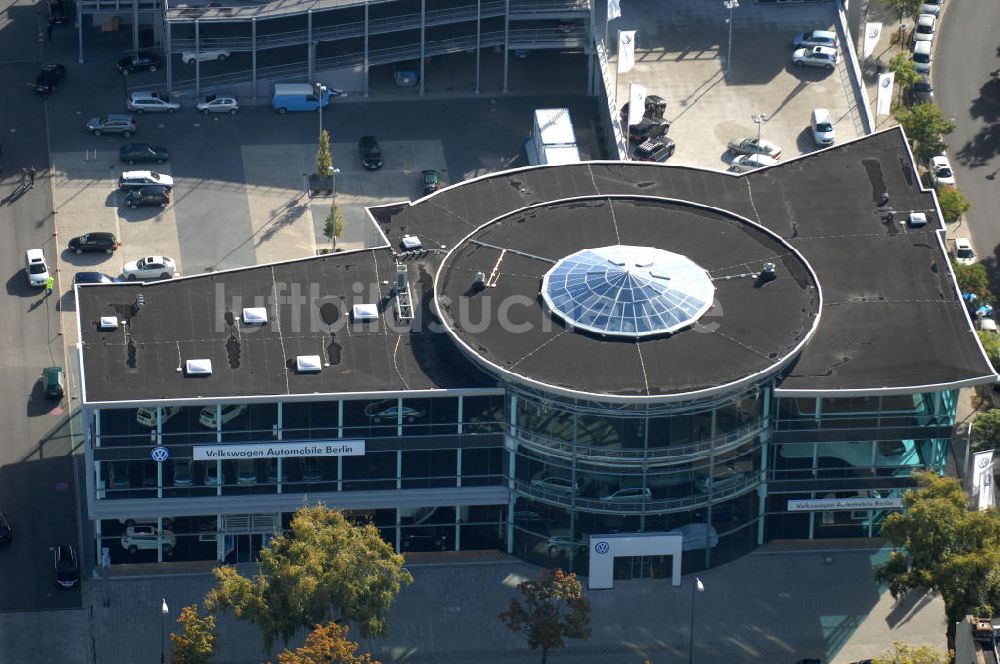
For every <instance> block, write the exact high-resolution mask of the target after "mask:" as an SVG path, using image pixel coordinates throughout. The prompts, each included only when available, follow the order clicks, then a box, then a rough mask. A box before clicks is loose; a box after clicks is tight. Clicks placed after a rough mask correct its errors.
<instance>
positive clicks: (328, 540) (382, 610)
mask: <svg viewBox="0 0 1000 664" xmlns="http://www.w3.org/2000/svg"><path fill="white" fill-rule="evenodd" d="M214 573H215V577H216V586H215V587H214V588H213V589H212V590H211V591H209V593H208V595H207V596H206V597H205V606H206V607H207V608H208V609H209V610H210V611H212V612H213V613H217V612H219V611H224V610H226V609H232V611H233V614H234V615H235V616H236V617H237V618H238V619H240V620H249V621H250V622H252V623H254V624H255V625H257V627H258V628H259V629H260V632H261V637H262V638H263V642H264V650H265V652H270V651H271V647H272V646H273V645H274V642H275V640H276V639H277V638H278V637H280V638H281V639H282V640H283V641H284V643H286V644H287V643H288V640H289V639H290V638H291V637H292V636H293V635H294V634H295V632H296V631H298V630H299V629H300V628H309V627H312V626H313V625H317V624H326V623H329V622H331V621H333V620H335V619H347V620H351V621H354V622H357V623H359V625H360V627H361V633H362V634H364V635H365V636H371V635H377V634H383V633H384V632H385V628H386V621H385V614H386V612H388V610H389V607H390V606H392V603H393V601H394V600H395V599H396V595H397V594H398V593H399V591H400V589H401V588H402V587H403V586H404V585H409V584H410V583H412V582H413V577H412V576H410V573H409V572H408V571H406V570H405V569H403V557H402V556H401V555H399V554H397V553H396V552H395V551H393V548H392V546H391V545H390V544H389V543H387V542H386V541H384V540H383V539H382V538H381V537H380V536H379V532H378V528H376V527H375V526H374V525H372V524H371V523H368V524H365V525H354V524H352V523H350V522H348V521H347V520H346V519H345V518H344V516H343V514H341V513H340V512H338V511H336V510H331V509H329V508H327V507H325V506H323V505H316V506H312V507H303V508H301V509H300V510H299V511H298V512H296V513H295V516H294V517H293V518H292V523H291V529H290V530H289V531H288V532H286V533H284V534H283V535H282V536H281V537H277V538H275V539H272V540H271V543H270V545H269V546H268V547H267V548H265V549H263V550H262V551H261V553H260V572H259V573H258V574H257V576H256V577H254V578H252V579H248V578H245V577H242V576H240V575H239V573H237V571H236V569H235V568H233V567H230V566H226V567H219V568H216V569H215V570H214Z"/></svg>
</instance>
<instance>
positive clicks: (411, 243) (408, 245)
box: [403, 235, 424, 251]
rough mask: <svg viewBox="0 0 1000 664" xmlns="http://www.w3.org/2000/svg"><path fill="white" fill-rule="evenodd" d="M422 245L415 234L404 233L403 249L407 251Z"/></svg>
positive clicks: (420, 247) (419, 247)
mask: <svg viewBox="0 0 1000 664" xmlns="http://www.w3.org/2000/svg"><path fill="white" fill-rule="evenodd" d="M423 246H424V245H422V244H421V243H420V238H418V237H417V236H416V235H404V236H403V249H406V250H407V251H413V250H415V249H422V248H423Z"/></svg>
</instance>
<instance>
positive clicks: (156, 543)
mask: <svg viewBox="0 0 1000 664" xmlns="http://www.w3.org/2000/svg"><path fill="white" fill-rule="evenodd" d="M176 544H177V538H176V537H175V536H174V533H173V531H171V530H161V531H157V530H156V526H130V527H128V528H126V529H125V534H124V535H122V548H123V549H128V552H129V553H135V552H136V551H138V550H139V549H152V550H154V551H155V550H156V549H158V548H160V546H162V547H163V550H164V552H166V553H170V552H171V551H173V550H174V546H175V545H176Z"/></svg>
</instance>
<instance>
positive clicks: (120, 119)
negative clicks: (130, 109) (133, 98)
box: [87, 113, 136, 138]
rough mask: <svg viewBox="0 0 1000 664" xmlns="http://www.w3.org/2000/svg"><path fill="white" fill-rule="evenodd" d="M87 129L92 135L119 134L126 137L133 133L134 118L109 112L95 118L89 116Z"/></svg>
mask: <svg viewBox="0 0 1000 664" xmlns="http://www.w3.org/2000/svg"><path fill="white" fill-rule="evenodd" d="M87 130H88V131H89V132H90V133H92V134H93V135H94V136H100V135H101V134H121V135H122V136H124V137H125V138H128V137H129V136H131V135H132V134H133V133H135V130H136V126H135V118H133V117H132V116H131V115H125V114H122V113H109V114H107V115H101V116H99V117H96V118H91V119H90V120H89V121H88V122H87Z"/></svg>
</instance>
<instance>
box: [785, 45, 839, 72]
mask: <svg viewBox="0 0 1000 664" xmlns="http://www.w3.org/2000/svg"><path fill="white" fill-rule="evenodd" d="M792 64H794V65H795V66H796V67H825V68H827V69H833V68H834V67H836V66H837V49H835V48H828V47H826V46H813V47H812V48H800V49H798V50H797V51H795V52H794V53H792Z"/></svg>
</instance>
